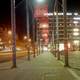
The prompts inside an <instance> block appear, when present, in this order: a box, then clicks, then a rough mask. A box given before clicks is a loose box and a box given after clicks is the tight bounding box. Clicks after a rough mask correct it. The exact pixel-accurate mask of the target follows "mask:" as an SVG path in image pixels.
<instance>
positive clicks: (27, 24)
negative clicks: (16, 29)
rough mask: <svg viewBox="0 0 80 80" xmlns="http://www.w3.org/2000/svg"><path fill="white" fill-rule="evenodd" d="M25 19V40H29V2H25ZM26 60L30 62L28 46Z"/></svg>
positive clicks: (27, 0)
mask: <svg viewBox="0 0 80 80" xmlns="http://www.w3.org/2000/svg"><path fill="white" fill-rule="evenodd" d="M26 14H27V15H26V17H27V23H26V27H27V38H28V39H29V38H30V31H29V0H26ZM28 60H30V52H29V46H28Z"/></svg>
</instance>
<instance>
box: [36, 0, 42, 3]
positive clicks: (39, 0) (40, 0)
mask: <svg viewBox="0 0 80 80" xmlns="http://www.w3.org/2000/svg"><path fill="white" fill-rule="evenodd" d="M36 2H37V3H43V2H44V0H36Z"/></svg>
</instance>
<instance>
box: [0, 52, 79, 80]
mask: <svg viewBox="0 0 80 80" xmlns="http://www.w3.org/2000/svg"><path fill="white" fill-rule="evenodd" d="M17 65H18V68H16V69H10V67H11V62H7V63H1V64H0V80H77V79H75V78H74V76H72V74H71V73H70V72H69V71H68V70H67V69H66V68H64V67H63V65H62V64H61V63H59V62H58V61H57V60H56V59H55V58H54V56H53V55H52V54H51V53H48V52H45V53H43V54H41V55H39V56H37V57H36V58H34V59H31V61H27V59H21V60H18V61H17Z"/></svg>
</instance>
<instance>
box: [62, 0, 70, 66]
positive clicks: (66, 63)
mask: <svg viewBox="0 0 80 80" xmlns="http://www.w3.org/2000/svg"><path fill="white" fill-rule="evenodd" d="M62 1H63V13H64V54H65V65H64V66H65V67H69V61H68V44H67V43H68V40H67V25H66V0H62Z"/></svg>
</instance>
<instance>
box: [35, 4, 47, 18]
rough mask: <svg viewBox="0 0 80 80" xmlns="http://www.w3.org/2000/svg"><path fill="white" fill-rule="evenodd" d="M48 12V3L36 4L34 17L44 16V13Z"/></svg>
mask: <svg viewBox="0 0 80 80" xmlns="http://www.w3.org/2000/svg"><path fill="white" fill-rule="evenodd" d="M47 12H48V6H47V5H44V6H40V5H36V6H35V10H34V17H36V18H38V17H43V16H44V13H47Z"/></svg>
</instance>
